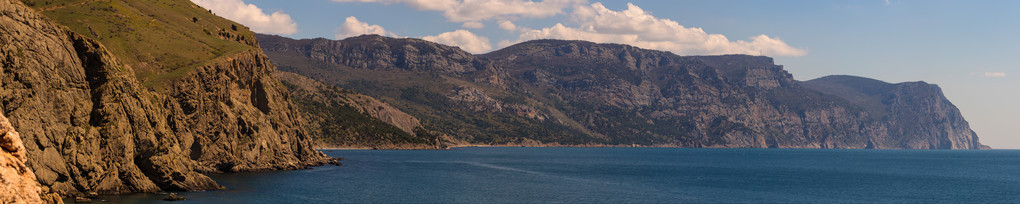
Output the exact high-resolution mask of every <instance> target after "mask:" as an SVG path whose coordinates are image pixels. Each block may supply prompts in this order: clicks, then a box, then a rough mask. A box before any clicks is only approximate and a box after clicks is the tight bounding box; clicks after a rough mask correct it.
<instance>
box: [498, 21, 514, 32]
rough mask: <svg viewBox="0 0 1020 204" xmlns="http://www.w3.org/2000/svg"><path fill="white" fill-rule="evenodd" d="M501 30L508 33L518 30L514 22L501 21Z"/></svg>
mask: <svg viewBox="0 0 1020 204" xmlns="http://www.w3.org/2000/svg"><path fill="white" fill-rule="evenodd" d="M499 29H503V30H506V31H515V30H517V25H516V24H514V22H510V21H499Z"/></svg>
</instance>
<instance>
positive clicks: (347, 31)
mask: <svg viewBox="0 0 1020 204" xmlns="http://www.w3.org/2000/svg"><path fill="white" fill-rule="evenodd" d="M364 34H377V35H383V36H391V37H395V36H397V35H396V34H393V33H392V32H389V31H386V29H384V28H383V27H382V26H379V25H371V24H368V23H365V22H361V21H359V20H358V18H355V17H354V16H350V17H347V19H345V20H344V24H343V25H341V26H340V27H339V28H337V29H336V35H334V36H333V37H334V38H336V39H337V40H341V39H344V38H348V37H352V36H359V35H364Z"/></svg>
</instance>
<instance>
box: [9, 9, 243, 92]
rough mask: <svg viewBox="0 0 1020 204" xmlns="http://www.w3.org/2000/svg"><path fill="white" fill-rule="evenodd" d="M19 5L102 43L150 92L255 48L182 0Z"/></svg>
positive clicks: (240, 33) (236, 26) (225, 22)
mask: <svg viewBox="0 0 1020 204" xmlns="http://www.w3.org/2000/svg"><path fill="white" fill-rule="evenodd" d="M22 1H23V2H25V3H26V4H28V5H30V6H33V7H34V8H36V9H38V10H40V11H42V13H43V14H44V15H46V16H48V17H49V18H51V19H53V20H54V21H56V22H58V23H60V24H62V25H65V26H67V27H69V28H70V29H71V30H72V31H75V32H77V33H80V34H83V35H85V36H88V37H90V38H92V39H95V40H98V41H100V42H102V43H103V45H105V46H106V47H107V49H109V50H110V51H111V52H113V54H114V55H116V56H117V57H118V58H119V59H120V60H122V61H123V62H125V63H126V64H128V65H130V66H131V67H133V68H134V70H135V76H136V77H137V78H138V79H139V81H141V82H142V83H143V84H145V85H146V86H147V87H149V88H153V89H156V90H160V89H162V88H163V87H162V86H161V85H162V84H164V83H165V82H167V80H172V79H175V78H179V77H181V76H183V75H184V74H185V73H187V72H189V71H191V70H193V69H194V68H195V67H198V66H201V65H203V64H205V63H207V62H209V61H210V60H213V59H216V58H219V57H222V56H229V55H230V54H233V53H237V52H240V51H245V50H248V49H254V48H255V47H254V46H253V45H255V43H254V42H255V37H254V33H253V32H251V31H250V30H248V28H246V27H244V26H242V25H241V24H238V23H235V22H232V21H230V20H227V19H224V18H221V17H218V16H216V15H215V14H213V13H211V12H210V11H209V10H206V9H203V8H202V7H199V6H197V5H195V4H193V3H191V2H190V1H187V0H22ZM195 20H197V21H195ZM235 29H236V30H235Z"/></svg>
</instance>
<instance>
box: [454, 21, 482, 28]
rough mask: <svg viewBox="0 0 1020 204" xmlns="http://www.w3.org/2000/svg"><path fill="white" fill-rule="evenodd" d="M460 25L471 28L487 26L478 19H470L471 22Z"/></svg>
mask: <svg viewBox="0 0 1020 204" xmlns="http://www.w3.org/2000/svg"><path fill="white" fill-rule="evenodd" d="M460 27H464V28H471V29H481V28H484V27H485V24H483V23H482V22H478V21H470V22H464V25H461V26H460Z"/></svg>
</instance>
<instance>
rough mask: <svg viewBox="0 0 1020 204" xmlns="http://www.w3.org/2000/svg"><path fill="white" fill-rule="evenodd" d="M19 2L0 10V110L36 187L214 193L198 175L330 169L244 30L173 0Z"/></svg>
mask: <svg viewBox="0 0 1020 204" xmlns="http://www.w3.org/2000/svg"><path fill="white" fill-rule="evenodd" d="M26 3H27V4H28V5H32V6H34V8H30V7H28V6H27V5H26V4H23V3H22V2H18V1H10V0H2V1H0V11H2V13H4V15H3V16H0V34H2V35H0V36H2V37H0V42H3V43H0V44H2V46H0V53H2V54H0V64H2V65H3V69H4V72H3V73H0V82H2V89H0V104H2V107H0V108H2V109H3V113H4V115H6V116H7V117H8V118H9V119H10V122H11V124H12V125H13V126H14V127H15V128H16V129H17V130H18V131H19V132H20V133H21V137H22V140H23V141H24V145H25V150H27V162H26V165H27V166H28V167H29V168H31V169H32V171H33V172H34V173H35V175H36V176H37V178H38V182H39V183H40V184H42V186H43V188H42V189H43V190H44V191H51V192H56V193H59V194H62V195H88V194H95V193H99V194H116V193H133V192H156V191H180V190H208V189H219V188H222V187H221V186H219V185H218V184H217V183H216V182H215V181H213V180H212V179H210V178H209V177H207V176H205V175H203V173H207V172H238V171H265V170H277V169H297V168H306V167H308V166H311V165H321V164H324V163H328V162H332V161H333V159H332V158H328V157H326V156H325V155H324V154H322V153H320V152H318V151H315V150H314V149H313V146H312V141H311V139H310V137H309V135H308V131H307V130H305V129H304V127H303V126H301V125H300V124H302V123H303V121H302V119H301V117H300V116H299V114H301V113H300V112H299V111H298V110H297V108H296V107H295V106H294V105H293V104H292V103H291V100H290V98H289V96H288V94H289V92H288V91H287V90H286V88H285V87H284V85H283V84H282V83H280V82H279V80H278V79H277V78H276V77H275V76H274V75H273V73H275V71H276V68H275V67H274V66H273V65H272V63H270V62H269V61H268V58H267V57H266V56H265V55H264V54H263V53H262V52H261V51H260V50H259V49H257V48H258V44H257V43H256V41H255V40H254V39H253V38H250V37H243V36H245V35H246V34H247V35H251V31H248V30H247V29H246V28H244V27H243V26H230V25H231V24H235V23H231V22H230V21H228V20H225V19H222V18H219V17H216V16H214V15H212V14H210V13H208V11H207V10H205V9H202V8H200V7H198V6H195V5H194V4H192V3H191V2H189V1H186V0H167V1H26ZM39 11H42V13H40V12H39ZM191 16H194V18H195V19H198V20H197V21H196V20H194V19H192V17H191ZM235 28H236V33H235ZM203 29H205V30H212V31H215V30H218V29H230V30H229V31H226V33H223V34H218V33H213V32H209V33H206V32H203ZM228 34H229V35H228ZM185 41H187V42H185ZM107 45H109V47H107ZM164 46H166V47H164ZM154 48H157V49H154ZM136 68H137V69H136ZM146 84H148V85H146Z"/></svg>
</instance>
